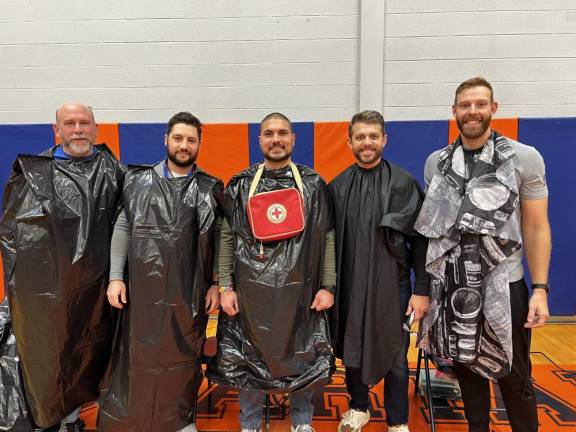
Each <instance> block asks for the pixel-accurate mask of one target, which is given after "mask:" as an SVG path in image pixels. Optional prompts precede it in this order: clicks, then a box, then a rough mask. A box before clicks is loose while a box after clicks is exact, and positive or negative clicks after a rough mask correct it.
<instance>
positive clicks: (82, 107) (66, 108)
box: [56, 103, 96, 123]
mask: <svg viewBox="0 0 576 432" xmlns="http://www.w3.org/2000/svg"><path fill="white" fill-rule="evenodd" d="M69 110H80V111H84V112H85V113H86V114H89V115H90V117H92V121H93V122H94V123H96V119H95V118H94V112H93V111H92V107H89V106H88V105H84V104H81V103H67V104H64V105H62V106H61V107H60V108H58V109H57V110H56V123H58V119H59V117H60V115H61V113H62V111H64V112H67V111H69Z"/></svg>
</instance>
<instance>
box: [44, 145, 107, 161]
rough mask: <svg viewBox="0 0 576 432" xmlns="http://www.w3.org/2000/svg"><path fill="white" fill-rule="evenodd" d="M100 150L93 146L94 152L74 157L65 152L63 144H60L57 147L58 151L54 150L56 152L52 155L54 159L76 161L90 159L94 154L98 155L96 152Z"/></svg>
mask: <svg viewBox="0 0 576 432" xmlns="http://www.w3.org/2000/svg"><path fill="white" fill-rule="evenodd" d="M97 152H98V151H97V150H96V148H95V147H92V154H91V155H89V156H84V157H80V158H73V157H72V156H70V155H69V154H66V153H65V152H64V148H63V147H62V145H59V146H58V147H56V151H55V152H54V154H53V155H52V157H53V158H54V159H60V160H70V159H72V160H75V161H90V160H92V159H94V156H96V153H97Z"/></svg>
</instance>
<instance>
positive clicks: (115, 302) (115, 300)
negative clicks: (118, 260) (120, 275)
mask: <svg viewBox="0 0 576 432" xmlns="http://www.w3.org/2000/svg"><path fill="white" fill-rule="evenodd" d="M106 296H107V297H108V303H110V304H111V305H112V306H114V307H115V308H118V309H122V308H124V305H125V304H126V303H128V301H127V300H126V284H125V283H124V281H122V280H111V281H110V283H108V290H107V291H106Z"/></svg>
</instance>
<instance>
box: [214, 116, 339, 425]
mask: <svg viewBox="0 0 576 432" xmlns="http://www.w3.org/2000/svg"><path fill="white" fill-rule="evenodd" d="M295 139H296V135H295V134H294V132H293V131H292V124H291V122H290V120H289V119H288V118H287V117H286V116H285V115H283V114H281V113H272V114H269V115H267V116H266V117H265V118H264V119H263V120H262V122H261V123H260V136H259V141H260V150H261V151H262V154H263V156H264V163H262V164H258V165H254V166H252V167H250V168H249V169H247V170H245V171H243V172H241V173H240V174H238V175H236V176H235V177H233V178H232V180H230V183H229V184H228V187H227V188H226V192H225V198H224V213H225V219H224V221H223V223H222V232H221V240H220V254H219V274H220V285H221V287H220V292H221V294H220V302H221V307H222V310H223V312H224V313H221V314H220V319H219V322H218V353H217V356H216V359H215V361H214V362H213V364H212V365H211V369H210V376H211V377H212V379H213V380H214V381H216V382H219V383H222V384H225V385H229V386H231V387H235V388H238V389H240V424H241V428H242V431H244V432H249V431H260V430H261V423H262V403H263V400H264V392H269V393H274V392H289V393H290V409H291V416H292V431H293V432H313V431H314V429H312V426H311V422H312V415H313V412H314V406H313V405H312V403H311V398H312V389H314V388H316V387H319V386H321V385H324V384H327V383H328V382H329V381H330V375H331V374H332V372H333V369H334V359H333V356H332V350H331V347H330V341H329V338H328V335H327V328H326V327H327V323H326V320H325V315H324V313H323V312H322V311H324V310H326V309H328V308H329V307H331V306H332V303H333V301H334V299H333V293H332V292H333V285H334V283H335V278H336V275H335V273H334V238H333V232H332V213H331V206H330V202H329V196H328V192H327V190H326V184H325V183H324V181H323V180H322V178H321V177H320V176H319V175H318V174H317V173H315V172H314V171H312V170H311V169H310V168H308V167H306V166H304V165H296V164H293V163H292V162H291V156H292V150H293V148H294V143H295ZM292 199H295V201H292ZM258 209H261V211H259V210H258ZM289 227H290V228H289Z"/></svg>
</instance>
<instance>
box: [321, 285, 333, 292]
mask: <svg viewBox="0 0 576 432" xmlns="http://www.w3.org/2000/svg"><path fill="white" fill-rule="evenodd" d="M321 289H323V290H326V291H328V292H329V293H331V294H335V293H336V287H335V286H334V285H325V286H323V287H322V288H321Z"/></svg>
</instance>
